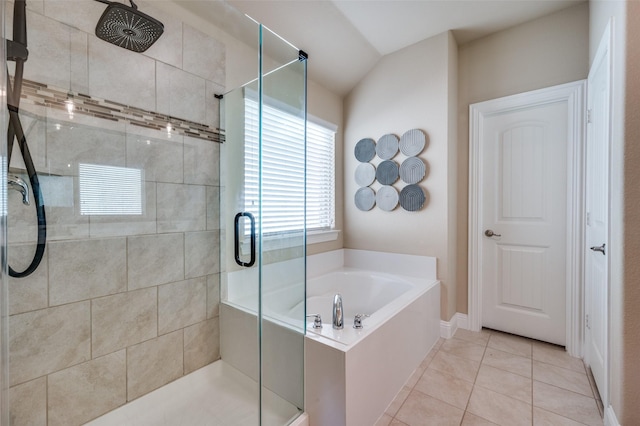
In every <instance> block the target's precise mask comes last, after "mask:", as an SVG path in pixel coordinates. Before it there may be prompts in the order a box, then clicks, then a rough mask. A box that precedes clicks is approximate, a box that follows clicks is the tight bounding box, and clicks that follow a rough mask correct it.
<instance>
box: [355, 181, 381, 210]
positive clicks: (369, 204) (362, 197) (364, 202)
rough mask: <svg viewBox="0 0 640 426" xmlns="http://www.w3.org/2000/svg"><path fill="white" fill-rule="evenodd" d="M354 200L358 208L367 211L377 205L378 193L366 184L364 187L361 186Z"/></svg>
mask: <svg viewBox="0 0 640 426" xmlns="http://www.w3.org/2000/svg"><path fill="white" fill-rule="evenodd" d="M354 201H355V203H356V207H357V208H359V209H360V210H362V211H363V212H366V211H368V210H371V209H372V208H373V206H375V204H376V193H375V192H373V189H371V188H369V187H368V186H365V187H364V188H360V189H358V190H357V191H356V195H355V197H354Z"/></svg>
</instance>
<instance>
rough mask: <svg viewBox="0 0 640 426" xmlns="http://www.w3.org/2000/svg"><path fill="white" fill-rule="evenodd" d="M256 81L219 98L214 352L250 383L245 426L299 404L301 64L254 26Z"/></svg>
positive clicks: (276, 418) (288, 415)
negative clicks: (217, 336)
mask: <svg viewBox="0 0 640 426" xmlns="http://www.w3.org/2000/svg"><path fill="white" fill-rule="evenodd" d="M260 32H261V37H260V40H261V44H260V50H261V55H260V63H259V69H260V73H259V78H258V79H257V80H255V81H253V82H251V83H249V84H247V85H245V86H243V87H241V88H238V89H235V90H233V91H231V92H229V93H227V94H225V95H224V99H223V105H222V108H221V111H222V112H223V115H224V118H223V120H222V122H223V125H224V129H225V143H224V144H223V146H222V151H221V158H222V176H223V177H222V196H221V229H223V240H224V241H225V242H224V247H225V250H223V253H226V256H225V258H224V259H222V262H221V264H222V265H223V273H222V275H221V298H222V300H221V301H222V303H221V306H220V321H221V323H220V324H221V331H220V332H221V356H222V360H223V361H225V362H226V363H228V364H229V365H230V366H231V367H232V368H234V369H237V370H238V371H239V372H240V373H242V374H244V375H246V376H247V377H249V378H250V379H251V380H252V383H255V388H254V389H253V392H255V395H256V398H257V399H258V400H259V407H260V408H259V412H258V413H257V417H256V418H252V419H251V423H252V424H254V422H255V424H261V425H284V424H288V423H289V422H291V421H292V420H293V419H295V418H296V417H297V416H298V415H299V414H300V413H301V412H302V410H303V406H304V379H303V377H304V332H305V317H304V315H305V312H304V309H305V303H304V301H305V132H306V85H305V81H306V61H305V59H306V58H305V57H304V55H303V56H302V57H301V56H300V54H299V51H298V50H297V49H294V48H293V47H292V46H291V45H289V44H288V43H286V42H284V41H283V40H282V39H281V38H280V37H278V36H277V35H275V34H273V33H272V32H270V31H269V30H267V29H265V28H263V27H260Z"/></svg>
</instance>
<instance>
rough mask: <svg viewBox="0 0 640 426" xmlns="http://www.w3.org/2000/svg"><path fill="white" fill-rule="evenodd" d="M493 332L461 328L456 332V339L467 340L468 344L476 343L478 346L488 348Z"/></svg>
mask: <svg viewBox="0 0 640 426" xmlns="http://www.w3.org/2000/svg"><path fill="white" fill-rule="evenodd" d="M490 336H491V332H490V331H488V330H480V331H469V330H464V329H462V328H459V329H458V330H456V334H455V335H454V336H453V338H454V339H460V340H466V341H467V342H471V343H475V344H476V345H482V346H487V342H488V341H489V337H490Z"/></svg>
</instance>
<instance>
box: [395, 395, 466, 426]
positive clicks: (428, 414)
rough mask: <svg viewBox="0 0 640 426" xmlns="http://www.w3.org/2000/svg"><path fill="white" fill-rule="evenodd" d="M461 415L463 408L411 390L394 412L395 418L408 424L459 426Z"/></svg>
mask: <svg viewBox="0 0 640 426" xmlns="http://www.w3.org/2000/svg"><path fill="white" fill-rule="evenodd" d="M463 415H464V411H463V410H461V409H459V408H456V407H454V406H452V405H449V404H447V403H445V402H442V401H440V400H437V399H435V398H431V397H430V396H428V395H425V394H423V393H422V392H419V391H416V390H413V391H412V392H411V394H409V397H408V398H407V400H406V401H405V402H404V404H403V405H402V407H401V408H400V411H398V414H396V419H398V420H400V421H401V422H404V423H406V424H408V425H409V426H421V425H439V426H448V425H451V426H459V425H460V422H461V421H462V416H463Z"/></svg>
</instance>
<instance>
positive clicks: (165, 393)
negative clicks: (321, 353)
mask: <svg viewBox="0 0 640 426" xmlns="http://www.w3.org/2000/svg"><path fill="white" fill-rule="evenodd" d="M263 398H264V402H265V403H264V404H263V405H264V408H263V415H264V418H263V422H262V424H265V425H273V426H276V425H286V424H289V422H290V421H291V419H292V418H293V417H295V416H297V414H298V412H299V410H298V408H297V407H295V406H294V405H292V404H290V403H289V402H287V401H285V400H283V399H282V398H280V397H279V396H278V395H276V394H274V393H273V392H270V391H268V390H263ZM257 401H258V386H257V384H256V382H255V381H254V380H252V379H250V378H249V377H247V376H245V375H244V374H242V373H240V372H239V371H238V370H236V369H235V368H233V367H231V366H230V365H228V364H227V363H225V362H224V361H222V360H220V361H216V362H214V363H212V364H209V365H208V366H206V367H203V368H201V369H199V370H197V371H195V372H193V373H191V374H189V375H187V376H184V377H182V378H180V379H178V380H176V381H174V382H171V383H169V384H168V385H165V386H163V387H161V388H160V389H157V390H155V391H153V392H151V393H149V394H147V395H145V396H143V397H140V398H138V399H136V400H134V401H131V402H129V403H127V404H125V405H123V406H122V407H120V408H117V409H115V410H113V411H111V412H109V413H107V414H105V415H103V416H102V417H98V418H97V419H95V420H92V421H90V422H89V423H86V425H89V426H116V425H117V426H165V425H166V426H177V425H184V426H196V425H197V426H238V425H251V424H254V425H257V424H258V404H257Z"/></svg>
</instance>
